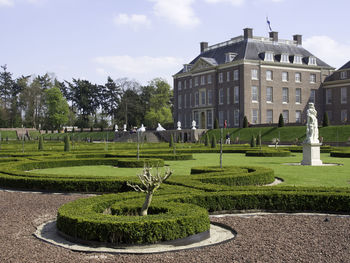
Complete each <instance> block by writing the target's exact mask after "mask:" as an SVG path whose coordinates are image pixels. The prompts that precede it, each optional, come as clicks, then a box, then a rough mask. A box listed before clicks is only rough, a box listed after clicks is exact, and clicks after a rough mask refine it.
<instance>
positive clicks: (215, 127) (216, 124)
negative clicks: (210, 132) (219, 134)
mask: <svg viewBox="0 0 350 263" xmlns="http://www.w3.org/2000/svg"><path fill="white" fill-rule="evenodd" d="M214 129H219V120H218V119H217V118H215V121H214Z"/></svg>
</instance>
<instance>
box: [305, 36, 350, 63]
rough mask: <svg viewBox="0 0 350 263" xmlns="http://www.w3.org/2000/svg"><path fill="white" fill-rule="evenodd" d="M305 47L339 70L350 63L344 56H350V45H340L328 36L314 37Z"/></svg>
mask: <svg viewBox="0 0 350 263" xmlns="http://www.w3.org/2000/svg"><path fill="white" fill-rule="evenodd" d="M303 46H304V47H305V48H306V49H307V50H309V51H310V52H311V53H313V54H314V55H315V56H317V57H318V58H320V59H322V60H323V61H324V62H326V63H327V64H329V65H330V66H333V67H336V68H339V67H341V66H342V65H344V64H345V63H346V62H348V58H346V56H344V54H350V45H349V44H342V43H338V42H337V41H336V40H334V39H332V38H330V37H328V36H312V37H310V38H307V39H305V41H304V43H303Z"/></svg>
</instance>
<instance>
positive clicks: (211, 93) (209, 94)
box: [208, 90, 213, 105]
mask: <svg viewBox="0 0 350 263" xmlns="http://www.w3.org/2000/svg"><path fill="white" fill-rule="evenodd" d="M211 104H213V91H212V90H208V105H211Z"/></svg>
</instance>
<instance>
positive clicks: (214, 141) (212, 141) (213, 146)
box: [211, 134, 216, 148]
mask: <svg viewBox="0 0 350 263" xmlns="http://www.w3.org/2000/svg"><path fill="white" fill-rule="evenodd" d="M211 148H216V138H215V134H213V136H212V137H211Z"/></svg>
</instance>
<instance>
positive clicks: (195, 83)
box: [194, 77, 198, 87]
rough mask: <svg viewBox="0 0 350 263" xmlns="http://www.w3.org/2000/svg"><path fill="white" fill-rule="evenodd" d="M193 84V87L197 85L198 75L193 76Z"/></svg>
mask: <svg viewBox="0 0 350 263" xmlns="http://www.w3.org/2000/svg"><path fill="white" fill-rule="evenodd" d="M194 86H195V87H197V86H198V77H194Z"/></svg>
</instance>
